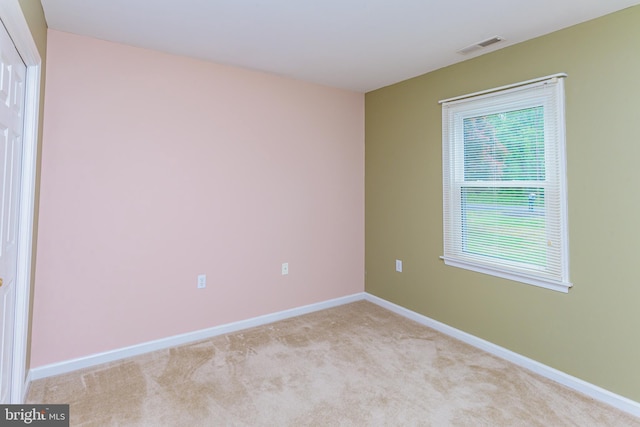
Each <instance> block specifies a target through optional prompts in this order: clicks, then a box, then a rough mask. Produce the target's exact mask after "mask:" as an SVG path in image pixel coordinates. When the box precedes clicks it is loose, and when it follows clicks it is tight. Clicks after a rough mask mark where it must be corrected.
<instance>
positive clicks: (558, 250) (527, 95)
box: [440, 73, 572, 292]
mask: <svg viewBox="0 0 640 427" xmlns="http://www.w3.org/2000/svg"><path fill="white" fill-rule="evenodd" d="M565 77H566V74H564V73H562V74H555V75H552V76H546V77H541V78H539V79H534V80H528V81H526V82H521V83H516V84H512V85H507V86H502V87H499V88H495V89H489V90H486V91H482V92H476V93H472V94H468V95H463V96H459V97H455V98H450V99H446V100H442V101H440V104H442V149H443V151H442V162H443V214H444V217H443V227H444V256H443V257H442V259H443V260H444V262H445V264H446V265H450V266H454V267H460V268H464V269H467V270H472V271H476V272H480V273H485V274H490V275H493V276H497V277H502V278H505V279H510V280H514V281H518V282H522V283H526V284H530V285H535V286H540V287H543V288H547V289H553V290H556V291H560V292H568V289H569V288H570V287H571V286H572V284H571V282H570V281H569V238H568V214H567V182H566V165H565V164H566V161H565V117H564V78H565ZM543 87H544V90H542V88H543ZM549 88H551V89H552V90H551V91H549ZM540 105H542V106H544V107H545V108H544V111H545V113H544V114H545V115H544V121H545V180H544V181H519V182H517V186H525V187H526V186H534V187H540V186H542V187H544V188H545V191H547V188H551V189H553V191H554V195H555V199H556V200H558V203H545V211H544V212H545V218H549V219H550V220H551V221H553V222H554V223H555V224H557V225H558V226H557V227H555V228H554V230H553V235H550V234H547V238H548V242H553V247H552V250H549V255H548V256H552V257H554V263H555V264H556V265H557V266H558V267H557V268H554V269H548V270H547V269H545V268H540V267H537V268H534V267H533V266H532V265H526V264H522V263H517V262H508V261H505V260H500V261H499V262H495V261H494V260H493V259H492V258H491V257H484V256H478V255H477V254H474V255H473V256H470V255H468V254H466V253H465V252H464V251H463V231H462V230H463V227H462V212H463V210H462V206H461V195H460V194H461V189H462V188H463V187H464V188H468V187H470V186H473V185H474V183H473V182H471V183H470V182H469V181H464V171H463V170H462V169H463V164H464V162H463V161H462V160H461V159H462V157H461V156H464V146H463V144H464V139H463V137H462V134H463V131H462V123H463V120H464V119H465V118H468V117H475V116H478V115H488V114H493V113H496V112H501V111H505V108H508V111H514V110H517V109H521V108H528V107H534V106H540ZM548 125H552V126H554V127H555V131H554V132H549V131H548V129H550V128H549V127H548ZM511 184H512V186H516V185H515V184H513V183H511ZM478 185H481V186H486V182H481V183H479V184H478ZM505 185H506V186H508V185H509V183H506V184H505ZM549 230H550V228H547V233H550V231H549Z"/></svg>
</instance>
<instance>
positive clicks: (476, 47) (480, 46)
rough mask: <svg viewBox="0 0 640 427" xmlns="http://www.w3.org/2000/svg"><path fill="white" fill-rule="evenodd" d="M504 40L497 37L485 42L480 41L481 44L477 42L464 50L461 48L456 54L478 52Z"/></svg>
mask: <svg viewBox="0 0 640 427" xmlns="http://www.w3.org/2000/svg"><path fill="white" fill-rule="evenodd" d="M503 40H504V39H503V38H502V37H499V36H495V37H491V38H490V39H487V40H482V41H481V42H477V43H474V44H472V45H470V46H467V47H465V48H462V49H460V50H459V51H458V53H460V54H462V55H467V54H469V53H471V52H475V51H476V50H480V49H484V48H485V47H487V46H491V45H492V44H495V43H498V42H501V41H503Z"/></svg>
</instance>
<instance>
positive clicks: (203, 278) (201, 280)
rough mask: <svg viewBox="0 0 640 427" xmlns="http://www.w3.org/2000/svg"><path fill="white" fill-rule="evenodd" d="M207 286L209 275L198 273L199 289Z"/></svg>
mask: <svg viewBox="0 0 640 427" xmlns="http://www.w3.org/2000/svg"><path fill="white" fill-rule="evenodd" d="M206 287H207V275H206V274H199V275H198V289H203V288H206Z"/></svg>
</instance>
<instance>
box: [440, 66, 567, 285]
mask: <svg viewBox="0 0 640 427" xmlns="http://www.w3.org/2000/svg"><path fill="white" fill-rule="evenodd" d="M564 77H566V75H564V74H558V75H555V76H550V77H545V78H541V79H536V80H532V81H528V82H524V83H519V84H516V85H510V86H506V87H503V88H498V89H492V90H489V91H484V92H479V93H476V94H471V95H466V96H462V97H458V98H453V99H449V100H445V101H441V103H442V129H443V137H442V146H443V147H442V148H443V152H442V153H443V154H442V159H443V202H444V256H443V259H444V261H445V263H446V264H447V265H451V266H455V267H461V268H466V269H469V270H474V271H479V272H482V273H487V274H492V275H495V276H499V277H504V278H507V279H512V280H516V281H520V282H523V283H528V284H532V285H538V286H542V287H545V288H550V289H555V290H559V291H563V292H567V290H568V288H569V287H571V283H570V282H569V266H568V235H567V213H566V212H567V204H566V175H565V157H564V150H565V141H564V139H565V136H564V134H565V133H564V86H563V84H564Z"/></svg>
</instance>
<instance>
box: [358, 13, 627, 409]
mask: <svg viewBox="0 0 640 427" xmlns="http://www.w3.org/2000/svg"><path fill="white" fill-rule="evenodd" d="M639 42H640V6H635V7H633V8H629V9H626V10H623V11H620V12H617V13H614V14H611V15H607V16H605V17H602V18H599V19H596V20H593V21H589V22H586V23H583V24H580V25H577V26H574V27H571V28H568V29H565V30H561V31H558V32H555V33H552V34H549V35H546V36H543V37H540V38H537V39H534V40H530V41H528V42H524V43H521V44H518V45H514V46H511V47H508V48H504V49H501V50H498V51H495V52H492V53H489V54H486V55H483V56H480V57H478V58H474V59H471V60H468V61H465V62H462V63H459V64H456V65H453V66H450V67H446V68H443V69H440V70H437V71H434V72H431V73H428V74H425V75H422V76H419V77H416V78H413V79H410V80H407V81H404V82H401V83H398V84H395V85H393V86H389V87H385V88H382V89H379V90H376V91H373V92H369V93H367V94H366V98H365V99H366V103H365V117H366V145H365V185H366V191H365V196H366V208H365V215H366V221H365V222H366V246H365V253H366V271H367V272H366V291H367V292H369V293H371V294H373V295H377V296H379V297H381V298H384V299H387V300H389V301H392V302H394V303H396V304H399V305H401V306H404V307H406V308H408V309H411V310H414V311H416V312H418V313H421V314H424V315H426V316H429V317H431V318H433V319H436V320H438V321H441V322H443V323H446V324H448V325H451V326H453V327H455V328H459V329H461V330H463V331H466V332H468V333H471V334H473V335H475V336H477V337H480V338H483V339H485V340H488V341H490V342H493V343H495V344H498V345H500V346H503V347H506V348H508V349H510V350H513V351H515V352H517V353H520V354H522V355H524V356H527V357H530V358H532V359H535V360H537V361H539V362H542V363H544V364H546V365H548V366H551V367H553V368H556V369H559V370H561V371H564V372H566V373H568V374H570V375H574V376H576V377H578V378H581V379H583V380H586V381H588V382H591V383H593V384H596V385H598V386H600V387H603V388H605V389H608V390H610V391H613V392H614V393H618V394H621V395H623V396H626V397H628V398H630V399H633V400H636V401H640V368H639V366H638V363H639V362H640V339H638V334H639V332H638V331H639V330H640V270H639V266H640V263H639V262H638V259H639V258H640V43H639ZM559 72H565V73H567V74H568V75H569V77H568V78H567V80H566V122H567V169H568V183H569V188H568V190H569V234H570V271H571V281H572V282H573V284H574V287H573V288H572V289H571V290H570V291H569V293H568V294H565V293H560V292H555V291H551V290H547V289H542V288H537V287H534V286H530V285H525V284H521V283H517V282H512V281H508V280H503V279H499V278H495V277H492V276H487V275H483V274H480V273H475V272H470V271H466V270H461V269H457V268H454V267H449V266H445V265H444V263H443V262H442V261H441V260H440V259H439V256H440V255H442V251H443V246H442V157H441V156H442V137H441V109H440V105H439V104H438V101H439V100H440V99H445V98H450V97H453V96H456V95H462V94H466V93H471V92H475V91H479V90H483V89H489V88H493V87H497V86H502V85H505V84H510V83H515V82H519V81H524V80H528V79H532V78H536V77H542V76H546V75H549V74H554V73H559ZM395 259H402V260H403V261H404V265H403V267H404V272H403V273H396V272H395Z"/></svg>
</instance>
